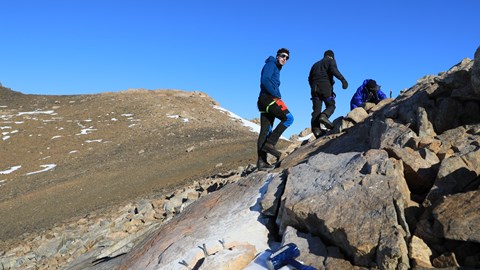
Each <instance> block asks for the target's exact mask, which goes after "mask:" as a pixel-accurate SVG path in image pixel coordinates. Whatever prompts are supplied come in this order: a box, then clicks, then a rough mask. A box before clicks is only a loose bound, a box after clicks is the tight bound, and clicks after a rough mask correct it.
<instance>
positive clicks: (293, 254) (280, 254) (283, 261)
mask: <svg viewBox="0 0 480 270" xmlns="http://www.w3.org/2000/svg"><path fill="white" fill-rule="evenodd" d="M298 256H300V250H299V249H298V247H297V245H295V244H294V243H289V244H286V245H284V246H282V247H281V248H280V249H279V250H277V251H276V252H275V253H273V254H272V255H270V256H269V257H268V260H267V265H268V268H269V269H270V270H278V269H280V268H282V267H283V266H286V265H290V266H293V267H295V268H296V269H298V270H316V269H315V268H314V267H311V266H307V265H303V264H302V263H300V262H299V261H297V260H295V258H297V257H298Z"/></svg>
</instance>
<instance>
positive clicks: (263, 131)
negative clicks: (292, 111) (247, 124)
mask: <svg viewBox="0 0 480 270" xmlns="http://www.w3.org/2000/svg"><path fill="white" fill-rule="evenodd" d="M272 101H273V98H272V97H268V96H262V97H260V98H259V99H258V102H257V105H258V109H259V110H260V112H261V113H260V133H259V135H258V140H257V154H258V158H259V159H262V160H263V161H265V162H266V161H267V153H265V152H263V151H262V147H263V145H264V144H265V142H266V141H267V139H268V140H269V142H270V143H272V144H273V145H275V144H276V143H277V141H278V139H279V137H280V136H281V135H282V133H283V132H284V131H285V130H286V129H287V127H286V126H285V125H284V124H283V123H284V122H285V121H287V119H288V118H287V114H288V113H289V111H288V109H287V108H286V107H281V106H279V105H278V104H277V103H273V104H271V105H270V103H271V102H272ZM268 105H270V106H269V107H268V112H267V111H266V108H267V106H268ZM275 118H278V119H279V120H280V123H279V124H278V125H277V127H276V128H275V130H272V129H273V124H274V121H275Z"/></svg>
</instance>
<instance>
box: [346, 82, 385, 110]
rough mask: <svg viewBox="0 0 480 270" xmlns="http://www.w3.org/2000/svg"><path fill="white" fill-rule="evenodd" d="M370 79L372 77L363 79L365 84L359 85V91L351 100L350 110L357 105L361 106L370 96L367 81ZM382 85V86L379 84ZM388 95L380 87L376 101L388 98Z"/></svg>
mask: <svg viewBox="0 0 480 270" xmlns="http://www.w3.org/2000/svg"><path fill="white" fill-rule="evenodd" d="M368 81H370V79H366V80H364V81H363V84H362V85H361V86H360V87H358V89H357V92H355V94H354V95H353V97H352V100H350V110H353V109H355V108H357V107H361V106H362V105H363V104H364V103H365V102H366V101H367V98H368V94H369V92H368V89H367V87H366V85H367V82H368ZM379 87H380V86H379ZM386 98H387V95H385V93H383V92H382V90H380V89H378V91H377V94H376V96H375V99H376V102H375V103H378V102H379V101H380V100H383V99H386Z"/></svg>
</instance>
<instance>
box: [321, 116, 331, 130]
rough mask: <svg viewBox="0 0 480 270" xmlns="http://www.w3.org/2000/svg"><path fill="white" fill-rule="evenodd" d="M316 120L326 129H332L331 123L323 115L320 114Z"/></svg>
mask: <svg viewBox="0 0 480 270" xmlns="http://www.w3.org/2000/svg"><path fill="white" fill-rule="evenodd" d="M318 120H319V121H320V123H322V124H324V125H325V127H326V128H328V129H332V128H333V124H332V122H330V120H328V118H327V116H326V115H325V114H323V113H322V114H321V115H320V118H319V119H318Z"/></svg>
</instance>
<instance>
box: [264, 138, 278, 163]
mask: <svg viewBox="0 0 480 270" xmlns="http://www.w3.org/2000/svg"><path fill="white" fill-rule="evenodd" d="M262 151H264V152H267V153H269V154H271V155H273V156H274V157H276V158H277V160H279V159H280V158H281V157H282V152H280V151H278V150H277V149H276V148H275V145H273V144H271V143H268V142H266V143H265V144H264V145H263V147H262Z"/></svg>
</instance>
